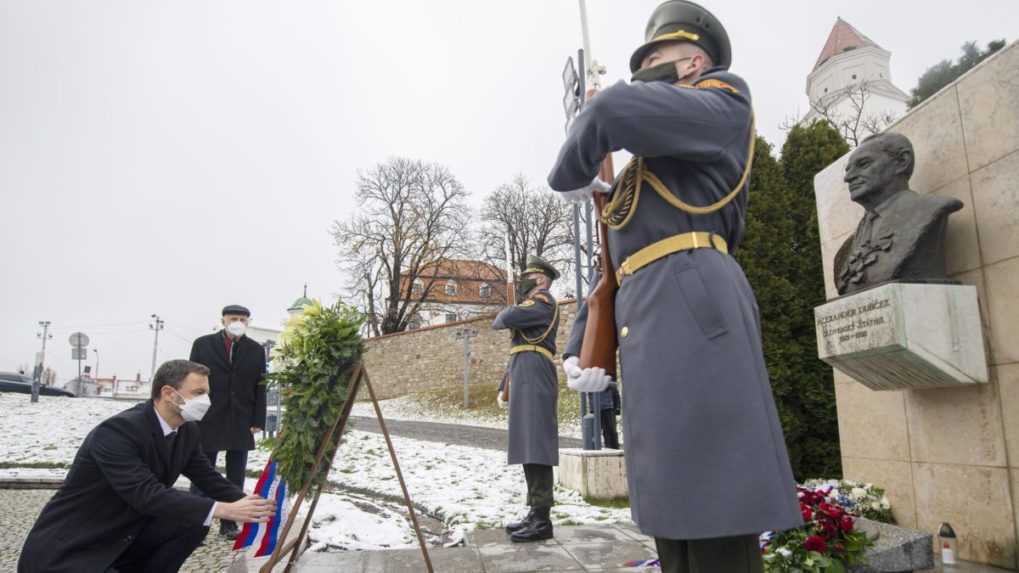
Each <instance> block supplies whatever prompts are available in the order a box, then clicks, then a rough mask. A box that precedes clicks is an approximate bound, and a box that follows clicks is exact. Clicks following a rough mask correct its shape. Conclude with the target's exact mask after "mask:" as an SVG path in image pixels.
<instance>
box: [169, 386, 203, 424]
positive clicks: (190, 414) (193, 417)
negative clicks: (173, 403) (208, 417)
mask: <svg viewBox="0 0 1019 573" xmlns="http://www.w3.org/2000/svg"><path fill="white" fill-rule="evenodd" d="M174 393H175V394H177V395H178V396H180V399H181V400H184V405H183V406H181V407H180V415H181V417H182V418H184V420H185V421H188V422H200V421H202V418H204V417H205V413H206V412H208V411H209V407H210V406H212V400H210V399H209V395H208V394H201V395H199V396H195V397H194V398H192V399H190V400H187V399H185V398H184V396H181V395H180V392H176V391H175V392H174Z"/></svg>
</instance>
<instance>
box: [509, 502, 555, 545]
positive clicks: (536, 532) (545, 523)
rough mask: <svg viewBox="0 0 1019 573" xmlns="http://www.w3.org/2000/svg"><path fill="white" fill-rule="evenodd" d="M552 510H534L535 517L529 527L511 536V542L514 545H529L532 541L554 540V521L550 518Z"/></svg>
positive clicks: (544, 508) (542, 508)
mask: <svg viewBox="0 0 1019 573" xmlns="http://www.w3.org/2000/svg"><path fill="white" fill-rule="evenodd" d="M550 509H551V508H548V507H538V508H535V510H534V512H533V513H534V517H533V519H531V523H530V524H528V525H527V527H525V528H523V529H520V530H517V531H515V532H513V533H511V534H510V541H512V542H513V543H529V542H531V541H542V540H544V539H552V538H553V537H554V532H553V530H552V520H551V519H550V518H549V511H550Z"/></svg>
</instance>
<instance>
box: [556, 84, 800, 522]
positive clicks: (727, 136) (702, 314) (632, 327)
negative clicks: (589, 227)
mask: <svg viewBox="0 0 1019 573" xmlns="http://www.w3.org/2000/svg"><path fill="white" fill-rule="evenodd" d="M705 79H710V80H715V82H707V83H706V84H705V83H702V82H703V80H705ZM719 81H721V82H725V84H727V85H728V86H731V88H732V89H723V87H718V85H719V84H718V83H717V82H719ZM699 83H701V85H702V86H705V87H699V88H697V87H678V86H674V85H670V84H668V83H665V82H648V83H645V82H633V83H631V84H626V83H623V82H620V83H617V84H616V85H614V86H612V87H609V88H608V89H606V90H604V91H602V92H601V93H600V94H598V96H597V97H595V98H594V99H593V100H591V102H590V103H589V104H588V105H587V107H586V108H585V109H584V110H583V111H582V112H581V113H580V114H579V115H578V117H577V119H576V121H575V123H574V124H573V126H572V128H571V130H570V133H569V135H568V137H567V140H566V143H565V144H564V145H563V148H562V150H561V152H560V154H559V158H558V160H557V161H556V164H555V166H554V168H553V169H552V172H551V174H550V175H549V185H550V186H551V187H552V188H553V189H555V190H557V191H566V190H571V189H578V188H580V187H583V186H585V185H587V184H588V183H589V182H590V181H591V179H592V178H594V176H595V175H596V173H597V171H598V167H599V164H600V162H601V160H602V158H603V157H605V155H606V154H608V153H609V152H611V151H615V150H619V149H626V150H628V151H630V152H631V153H633V154H634V155H635V156H640V157H644V158H645V165H646V166H647V167H648V168H649V169H650V171H652V172H653V173H654V174H655V175H657V176H658V177H659V178H660V179H661V180H662V182H663V183H664V184H665V185H666V186H667V187H668V189H669V191H670V192H671V193H673V194H674V195H676V196H679V197H680V198H681V199H682V200H684V201H686V202H687V203H690V204H693V205H698V206H704V205H709V204H711V203H714V202H715V201H717V200H719V199H721V198H722V197H724V196H725V195H726V194H728V192H729V191H730V190H731V189H732V188H733V187H734V186H735V185H736V184H737V182H738V181H739V180H740V176H741V174H742V172H743V168H744V166H745V165H746V162H747V161H748V159H749V158H748V152H749V148H748V144H749V138H750V137H751V136H752V133H751V105H750V94H749V91H748V89H747V86H746V84H745V83H744V82H743V80H742V79H740V78H739V77H737V76H735V75H733V74H731V73H728V72H725V71H721V70H717V69H716V70H710V71H709V72H708V73H707V74H705V76H704V77H702V79H701V82H699ZM711 84H714V86H716V87H706V86H707V85H711ZM643 187H644V188H643V189H642V194H641V196H640V201H639V203H638V205H637V208H636V211H635V212H634V215H633V218H632V219H631V220H630V222H629V224H627V225H626V226H625V227H623V228H621V229H619V230H615V231H610V233H609V246H610V248H611V254H612V262H613V264H614V265H615V266H616V268H618V265H619V263H620V262H621V261H623V260H624V259H626V257H628V256H629V255H631V254H633V253H634V252H636V251H638V250H639V249H641V248H643V247H645V246H647V245H649V244H651V243H654V242H655V241H658V240H661V239H665V238H666V237H669V236H672V235H676V234H679V233H686V232H689V231H708V232H713V233H717V234H718V235H720V236H721V237H723V238H724V239H725V240H726V241H727V243H728V245H729V247H730V249H732V248H734V247H735V246H736V245H738V244H739V241H740V239H741V238H742V235H743V226H744V213H745V210H746V193H740V195H739V196H738V198H737V199H736V200H735V201H733V202H732V203H730V204H729V205H727V206H726V207H724V208H723V209H721V210H720V211H717V212H715V213H712V214H708V215H693V214H689V213H687V212H685V211H681V210H679V209H677V208H675V207H673V206H672V205H670V204H669V203H668V202H666V201H665V200H664V199H663V198H662V197H660V196H659V195H658V194H657V193H655V192H654V191H653V190H652V189H651V188H650V187H649V186H648V185H647V184H646V183H645V185H644V186H643ZM616 323H617V326H618V327H619V329H620V332H619V334H620V337H619V351H620V364H619V368H620V371H621V378H622V382H623V384H624V386H625V389H624V393H625V394H626V400H624V401H623V432H624V435H625V436H626V448H625V452H626V471H627V480H628V483H629V490H630V492H629V493H630V505H631V512H632V516H633V520H634V522H635V523H637V525H638V526H639V527H640V529H641V531H643V532H644V533H646V534H648V535H653V536H656V537H663V538H668V539H703V538H710V537H726V536H733V535H743V534H752V533H759V532H761V531H765V530H783V529H789V528H793V527H797V526H800V525H802V523H803V521H802V517H801V515H800V511H799V504H798V501H797V498H796V493H795V488H794V485H795V484H794V481H793V476H792V470H791V468H790V465H789V459H788V454H787V453H786V447H785V441H784V438H783V434H782V427H781V426H780V425H779V421H778V415H777V412H776V408H775V402H774V399H773V397H772V393H771V386H770V384H769V381H768V372H767V370H766V368H765V365H764V356H763V351H762V348H761V331H760V323H759V313H758V309H757V302H756V300H755V298H754V293H753V292H752V291H751V289H750V285H749V283H748V282H747V280H746V277H745V276H744V274H743V271H742V269H741V268H740V266H739V264H737V262H736V260H735V259H733V258H732V257H731V256H729V255H727V254H723V253H721V252H719V251H716V250H713V249H698V250H692V251H685V252H679V253H674V254H672V255H669V256H667V257H665V258H663V259H660V260H658V261H657V262H655V263H653V264H651V265H650V266H647V267H644V268H643V269H641V270H639V271H637V272H636V273H635V274H634V275H632V276H629V277H627V278H626V279H625V280H624V281H623V284H622V286H621V287H620V289H619V291H618V293H617V295H616ZM574 328H578V327H574Z"/></svg>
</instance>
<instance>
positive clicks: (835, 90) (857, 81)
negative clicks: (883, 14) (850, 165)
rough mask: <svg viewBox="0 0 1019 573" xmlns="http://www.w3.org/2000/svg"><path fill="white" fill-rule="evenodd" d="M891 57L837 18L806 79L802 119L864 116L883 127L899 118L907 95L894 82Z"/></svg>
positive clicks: (889, 53) (907, 97)
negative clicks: (805, 110) (806, 105)
mask: <svg viewBox="0 0 1019 573" xmlns="http://www.w3.org/2000/svg"><path fill="white" fill-rule="evenodd" d="M891 57H892V53H891V52H889V51H888V50H885V49H884V48H882V47H881V46H879V45H878V44H877V43H876V42H874V41H873V40H871V39H870V38H868V37H867V36H866V35H864V34H863V33H862V32H860V31H859V30H857V29H856V28H854V27H853V26H852V25H851V24H850V23H849V22H846V21H845V20H843V19H842V18H838V19H836V20H835V25H834V26H833V27H832V29H831V33H830V34H828V41H826V42H825V44H824V48H823V49H822V50H821V54H820V55H819V56H818V58H817V63H815V64H814V69H813V71H811V72H810V75H808V76H807V97H808V98H810V103H811V110H810V112H809V113H807V115H806V117H804V118H803V120H802V121H804V122H810V121H813V120H815V119H818V118H820V117H822V116H827V117H828V119H832V118H833V117H834V118H845V119H849V118H855V117H862V118H864V119H867V118H874V119H884V120H885V121H884V123H885V125H887V123H888V122H889V120H890V119H893V118H896V117H899V116H901V115H903V114H904V113H905V112H906V107H907V106H906V102H908V101H909V95H908V94H906V92H904V91H902V90H901V89H899V88H898V87H896V86H895V84H893V83H892V75H891V69H890V65H889V63H890V61H891ZM861 106H862V109H861ZM882 127H883V126H882ZM861 139H862V138H861ZM850 143H851V142H850Z"/></svg>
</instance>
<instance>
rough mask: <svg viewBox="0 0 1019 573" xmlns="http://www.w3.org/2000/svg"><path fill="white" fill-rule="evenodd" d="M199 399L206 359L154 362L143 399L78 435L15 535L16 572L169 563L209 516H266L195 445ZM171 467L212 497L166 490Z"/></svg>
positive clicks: (200, 533)
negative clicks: (62, 474)
mask: <svg viewBox="0 0 1019 573" xmlns="http://www.w3.org/2000/svg"><path fill="white" fill-rule="evenodd" d="M208 408H209V369H208V368H206V367H205V366H202V365H201V364H197V363H195V362H190V361H188V360H170V361H169V362H166V363H164V364H163V365H162V366H160V367H159V370H158V371H156V375H155V377H154V379H153V380H152V399H151V400H149V401H146V402H143V403H141V404H138V405H137V406H135V407H133V408H130V409H128V410H125V411H123V412H121V413H119V414H117V415H116V416H113V417H112V418H109V419H107V420H105V421H103V422H102V423H100V424H99V425H98V426H96V428H95V429H93V430H92V431H91V432H90V433H89V434H88V436H86V437H85V441H84V442H83V443H82V444H81V447H80V448H79V449H78V453H77V455H75V457H74V463H73V464H72V465H71V469H70V471H68V473H67V478H66V479H65V480H64V485H63V486H62V487H61V488H60V489H59V490H58V491H57V493H56V495H54V496H53V499H51V500H50V501H49V502H48V503H47V504H46V506H45V507H44V508H43V510H42V513H40V514H39V518H38V519H37V520H36V522H35V525H34V526H33V527H32V531H30V532H29V534H28V538H27V539H26V540H25V545H24V547H23V548H22V550H21V558H20V560H19V561H18V571H19V573H32V572H43V571H45V572H47V573H54V572H67V573H70V572H77V571H110V572H119V573H127V572H129V571H139V572H141V571H144V572H146V573H148V572H170V571H177V570H178V569H180V567H181V565H182V564H183V563H184V561H186V560H187V558H188V556H190V555H191V553H192V552H193V551H194V550H195V549H196V548H197V547H198V546H199V545H200V544H201V542H202V539H203V538H204V536H205V532H206V531H207V528H208V527H209V525H210V524H211V523H212V518H213V517H218V518H220V519H229V520H232V521H240V522H245V523H247V522H264V521H267V520H268V519H269V518H270V517H271V516H272V515H273V512H274V508H273V504H272V502H271V501H268V500H265V499H262V498H261V497H258V496H255V495H249V496H245V495H244V492H243V491H242V490H241V489H240V488H238V487H237V486H235V485H234V484H232V483H230V482H229V481H227V480H226V479H224V478H223V476H221V475H220V474H219V473H218V472H216V471H215V470H214V469H213V467H212V464H210V463H209V459H208V458H207V457H206V456H205V454H204V453H203V452H202V448H201V447H200V441H201V440H200V435H199V429H198V424H197V422H198V420H200V419H201V418H202V416H203V415H205V412H206V410H208ZM181 474H183V475H185V476H187V477H188V478H189V479H190V480H191V481H192V482H193V483H195V484H197V485H198V487H200V488H201V489H202V491H204V492H205V493H206V494H208V495H209V496H211V498H212V499H209V498H207V497H201V496H198V495H194V494H191V493H188V492H186V491H181V490H177V489H174V488H173V484H174V482H176V481H177V478H178V477H179V476H180V475H181Z"/></svg>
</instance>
